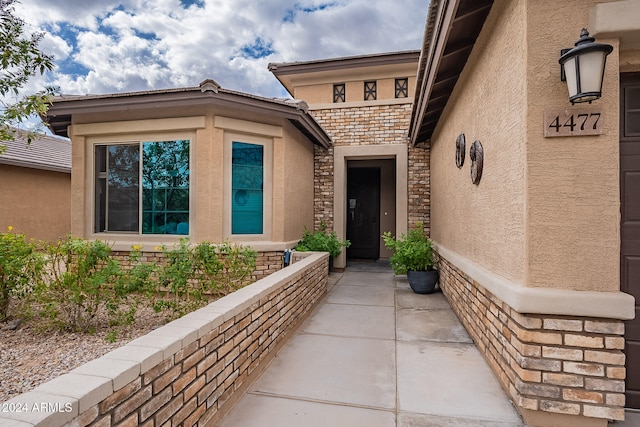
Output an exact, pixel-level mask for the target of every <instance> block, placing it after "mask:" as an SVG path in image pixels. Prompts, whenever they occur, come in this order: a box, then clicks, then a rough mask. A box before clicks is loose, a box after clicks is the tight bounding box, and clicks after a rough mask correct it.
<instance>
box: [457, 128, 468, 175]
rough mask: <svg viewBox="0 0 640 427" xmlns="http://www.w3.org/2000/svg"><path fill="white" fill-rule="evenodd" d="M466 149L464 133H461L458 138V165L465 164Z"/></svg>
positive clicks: (459, 166)
mask: <svg viewBox="0 0 640 427" xmlns="http://www.w3.org/2000/svg"><path fill="white" fill-rule="evenodd" d="M465 150H466V143H465V139H464V133H461V134H460V135H458V137H457V138H456V166H457V167H458V168H461V167H462V165H464V153H465Z"/></svg>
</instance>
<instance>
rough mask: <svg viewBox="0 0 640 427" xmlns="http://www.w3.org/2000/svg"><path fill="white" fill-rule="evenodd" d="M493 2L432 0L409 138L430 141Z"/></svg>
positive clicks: (413, 141)
mask: <svg viewBox="0 0 640 427" xmlns="http://www.w3.org/2000/svg"><path fill="white" fill-rule="evenodd" d="M492 5H493V0H458V1H447V0H432V1H431V5H430V7H429V16H428V18H427V27H426V29H425V36H424V42H423V47H422V54H421V55H420V64H419V68H418V80H417V84H416V95H415V100H414V104H413V111H412V115H411V122H410V127H409V138H410V140H411V143H412V144H414V145H415V144H417V143H419V142H423V141H428V140H430V139H431V136H432V135H433V132H434V130H435V128H436V126H437V124H438V121H439V120H440V116H441V115H442V112H443V110H444V108H445V107H446V105H447V102H448V101H449V97H450V96H451V93H452V92H453V89H454V87H455V85H456V83H457V82H458V78H459V77H460V74H461V73H462V71H463V69H464V67H465V64H466V63H467V59H468V58H469V55H470V54H471V51H472V49H473V46H474V45H475V42H476V39H477V38H478V35H479V34H480V31H481V30H482V26H483V25H484V22H485V20H486V18H487V15H488V14H489V11H490V10H491V6H492Z"/></svg>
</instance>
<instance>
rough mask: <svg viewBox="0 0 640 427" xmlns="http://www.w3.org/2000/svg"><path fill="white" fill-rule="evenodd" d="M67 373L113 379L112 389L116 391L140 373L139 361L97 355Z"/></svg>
mask: <svg viewBox="0 0 640 427" xmlns="http://www.w3.org/2000/svg"><path fill="white" fill-rule="evenodd" d="M69 373H70V374H77V375H92V376H95V377H104V378H109V379H110V380H111V381H113V391H118V390H120V389H121V388H122V387H124V386H126V385H127V384H129V383H130V382H131V381H133V380H135V379H136V378H138V376H139V375H140V363H138V362H134V361H132V360H118V359H109V358H106V357H99V358H97V359H94V360H92V361H90V362H87V363H85V364H84V365H80V366H78V367H77V368H75V369H74V370H72V371H71V372H69Z"/></svg>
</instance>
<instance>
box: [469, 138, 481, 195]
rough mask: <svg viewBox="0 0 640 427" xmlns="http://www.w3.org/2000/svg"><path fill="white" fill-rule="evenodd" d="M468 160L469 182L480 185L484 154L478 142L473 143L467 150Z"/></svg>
mask: <svg viewBox="0 0 640 427" xmlns="http://www.w3.org/2000/svg"><path fill="white" fill-rule="evenodd" d="M469 158H470V159H471V182H473V183H474V184H476V185H477V184H479V183H480V178H482V164H483V162H484V152H483V149H482V144H481V143H480V141H478V140H476V141H473V144H471V148H470V149H469Z"/></svg>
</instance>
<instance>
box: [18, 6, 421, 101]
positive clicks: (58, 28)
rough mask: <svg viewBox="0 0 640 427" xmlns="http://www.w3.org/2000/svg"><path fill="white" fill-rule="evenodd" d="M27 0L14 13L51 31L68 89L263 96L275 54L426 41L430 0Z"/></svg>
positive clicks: (328, 53) (338, 52)
mask: <svg viewBox="0 0 640 427" xmlns="http://www.w3.org/2000/svg"><path fill="white" fill-rule="evenodd" d="M200 3H202V4H203V6H204V7H197V6H196V5H192V6H191V7H189V8H188V9H185V8H184V7H182V6H181V4H182V2H181V1H180V0H127V1H115V0H100V1H97V0H96V1H91V0H89V1H88V0H22V3H21V4H20V5H19V7H17V13H18V15H19V16H21V17H23V18H24V19H25V20H27V22H29V23H30V24H32V25H34V26H36V27H37V28H40V29H43V30H46V31H48V32H49V34H48V35H47V37H46V38H45V40H43V42H42V48H43V49H44V50H45V51H47V52H48V53H52V54H53V55H54V56H55V58H56V62H57V63H58V68H57V71H56V73H55V74H54V75H53V76H52V81H53V82H55V84H57V85H58V86H60V88H61V90H62V92H64V93H111V92H121V91H133V90H147V89H158V88H167V87H175V86H195V85H197V84H198V83H199V82H200V81H202V80H204V79H205V78H213V79H215V80H216V81H218V82H219V83H220V84H221V85H222V86H223V87H225V88H228V89H233V90H240V91H244V92H249V93H255V94H259V95H264V96H282V95H283V94H284V91H283V89H282V87H281V86H280V84H279V83H278V82H277V80H276V79H275V78H274V77H273V76H272V75H271V73H269V71H268V70H267V64H268V63H269V62H288V61H301V60H310V59H322V58H332V57H338V56H350V55H361V54H370V53H379V52H391V51H399V50H409V49H419V48H420V45H421V41H422V35H423V34H422V32H423V29H424V21H425V19H426V13H427V8H428V4H427V2H425V1H423V0H324V1H322V0H315V1H314V0H312V1H306V0H299V1H296V0H269V1H268V2H256V1H255V0H203V1H201V2H200Z"/></svg>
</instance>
